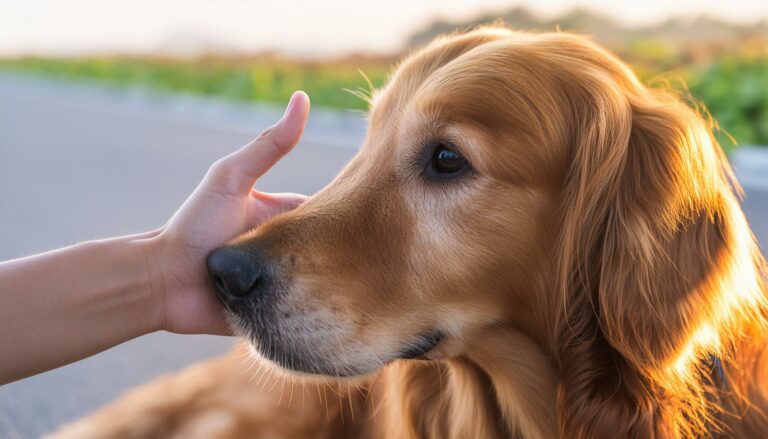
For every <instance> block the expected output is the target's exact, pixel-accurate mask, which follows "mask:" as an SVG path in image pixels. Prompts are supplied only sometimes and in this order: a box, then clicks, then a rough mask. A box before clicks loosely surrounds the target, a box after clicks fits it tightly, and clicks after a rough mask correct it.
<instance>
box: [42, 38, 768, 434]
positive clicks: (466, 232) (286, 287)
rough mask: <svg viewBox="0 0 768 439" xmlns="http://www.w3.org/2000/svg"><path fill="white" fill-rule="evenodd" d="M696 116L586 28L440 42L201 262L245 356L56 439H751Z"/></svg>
mask: <svg viewBox="0 0 768 439" xmlns="http://www.w3.org/2000/svg"><path fill="white" fill-rule="evenodd" d="M711 125H712V123H711V121H708V119H707V118H704V117H702V116H700V115H699V113H698V112H697V111H696V110H694V109H692V108H690V107H689V106H688V105H686V104H685V103H684V102H683V101H682V100H681V99H680V98H679V97H677V96H676V95H675V94H674V93H672V92H669V91H664V90H661V89H657V88H651V87H648V86H645V85H643V84H642V83H641V82H640V81H639V80H638V79H637V78H636V77H635V75H634V74H633V73H632V72H631V71H630V69H629V68H628V67H627V66H626V65H625V64H623V63H622V62H621V61H619V60H618V59H617V58H616V57H614V56H613V55H612V54H610V53H609V52H607V51H606V50H604V49H602V48H601V47H599V46H598V45H596V44H595V43H593V42H591V41H590V40H589V39H587V38H584V37H581V36H576V35H572V34H568V33H561V32H556V33H544V34H531V33H522V32H514V31H510V30H507V29H502V28H481V29H477V30H474V31H471V32H469V33H465V34H461V35H453V36H448V37H443V38H439V39H437V40H436V41H434V42H433V43H431V44H429V45H428V46H427V47H425V48H423V49H422V50H420V51H418V52H416V53H414V54H412V55H410V56H409V57H407V59H405V60H404V61H403V62H402V63H401V64H400V66H399V67H398V68H397V69H396V70H395V71H394V73H393V75H392V76H391V78H390V80H389V81H388V84H387V85H386V86H385V87H383V89H381V90H380V91H378V92H377V93H375V95H374V96H373V98H372V102H371V109H370V114H369V127H368V132H367V137H366V139H365V142H364V144H363V145H362V147H361V148H360V150H359V153H358V154H357V155H356V156H355V158H354V159H353V160H352V161H351V162H350V163H349V164H348V165H347V166H346V167H345V168H344V170H343V171H342V172H341V173H340V174H339V175H338V177H337V178H336V179H335V180H334V181H333V182H331V183H330V184H329V185H328V186H327V187H326V188H324V189H323V190H321V191H320V192H319V193H317V194H316V195H314V196H313V197H312V198H311V199H309V200H308V201H307V202H306V203H305V204H303V205H302V206H300V207H299V208H298V209H296V210H294V211H291V212H287V213H284V214H282V215H279V216H277V217H275V218H272V219H271V220H269V221H268V222H266V223H264V224H263V225H261V226H260V227H258V228H256V229H255V230H253V231H250V232H248V233H246V234H244V235H242V236H240V237H238V238H237V239H235V240H233V241H232V242H230V243H228V245H226V246H225V247H222V248H221V249H218V250H216V251H214V252H213V253H212V254H211V255H210V256H209V258H208V267H209V270H210V272H211V274H212V278H213V283H214V284H215V287H216V289H217V292H218V294H219V296H220V298H221V300H222V301H223V302H224V303H225V304H226V307H227V309H228V316H229V318H230V320H231V322H232V324H233V327H234V328H235V329H236V331H237V332H238V333H239V334H241V335H242V336H243V337H245V338H246V339H247V342H248V343H247V345H248V347H243V348H242V349H241V350H239V351H236V352H234V353H232V354H231V355H229V356H226V357H224V358H220V359H215V360H212V361H209V362H206V363H202V364H199V365H196V366H193V367H191V368H189V369H187V370H185V371H183V372H181V373H179V374H177V375H173V376H167V377H164V378H161V379H159V380H157V381H155V382H154V383H151V384H149V385H147V386H146V387H143V388H140V389H138V390H135V391H133V392H131V393H130V394H128V395H127V396H125V397H124V398H123V399H122V400H119V401H118V402H116V403H115V404H113V405H111V406H109V407H106V408H105V409H103V410H101V411H100V412H97V413H96V414H94V415H93V416H91V417H89V418H86V419H84V420H82V421H79V422H77V423H74V424H72V425H70V426H67V427H65V428H64V429H62V430H61V431H59V432H58V433H57V434H55V435H54V437H58V438H80V439H82V438H102V437H115V438H150V437H151V438H154V437H168V438H343V437H364V438H457V439H459V438H501V437H514V438H524V439H533V438H644V439H647V438H682V437H686V438H693V437H735V438H765V437H768V418H766V410H768V366H767V365H768V358H767V357H768V355H767V354H766V340H768V337H767V336H766V317H767V315H766V286H768V277H767V275H766V274H767V273H768V270H767V269H766V263H765V260H764V259H763V256H762V255H761V253H760V251H759V249H758V246H757V244H756V242H755V239H754V237H753V235H752V233H751V231H750V228H749V226H748V224H747V221H746V219H745V217H744V214H743V212H742V210H741V208H740V204H739V199H738V196H739V195H738V193H739V189H738V185H737V183H736V182H735V180H734V178H733V176H732V173H731V169H730V166H729V164H728V161H727V159H726V157H725V155H724V153H723V151H722V150H721V149H720V147H719V146H718V145H717V143H716V141H715V140H714V138H713V136H712V133H711ZM250 351H253V352H250ZM250 358H257V359H258V360H254V361H256V362H257V363H258V364H257V365H256V366H253V367H251V366H252V365H251V360H250Z"/></svg>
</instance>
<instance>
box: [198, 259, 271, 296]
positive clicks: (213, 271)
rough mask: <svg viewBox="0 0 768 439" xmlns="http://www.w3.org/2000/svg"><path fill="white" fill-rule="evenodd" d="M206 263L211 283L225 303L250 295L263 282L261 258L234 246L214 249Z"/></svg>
mask: <svg viewBox="0 0 768 439" xmlns="http://www.w3.org/2000/svg"><path fill="white" fill-rule="evenodd" d="M206 264H207V266H208V273H209V275H210V278H211V284H212V285H213V287H214V289H215V290H216V294H217V296H218V297H219V299H220V300H222V301H223V302H224V303H230V302H232V301H235V300H238V299H241V298H244V297H246V296H249V295H250V294H252V293H253V292H254V291H255V290H256V289H257V287H258V286H259V284H260V283H261V278H262V277H261V270H262V267H261V264H260V261H259V258H258V257H256V256H255V255H251V254H250V253H248V252H244V251H243V250H240V249H237V248H232V247H224V248H220V249H217V250H214V251H213V252H211V253H210V254H209V255H208V258H207V260H206Z"/></svg>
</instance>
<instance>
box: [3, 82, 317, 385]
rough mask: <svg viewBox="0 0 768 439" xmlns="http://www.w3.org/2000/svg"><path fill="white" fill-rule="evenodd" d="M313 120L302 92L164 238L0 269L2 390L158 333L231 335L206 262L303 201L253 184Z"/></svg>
mask: <svg viewBox="0 0 768 439" xmlns="http://www.w3.org/2000/svg"><path fill="white" fill-rule="evenodd" d="M308 114H309V99H308V98H307V96H306V95H305V94H304V93H303V92H297V93H294V95H293V97H292V98H291V101H290V103H289V104H288V108H287V109H286V112H285V115H284V116H283V118H282V119H281V120H280V121H279V122H278V123H277V124H275V125H274V126H273V127H271V128H268V129H266V130H265V131H264V132H262V133H261V134H260V135H259V136H258V137H257V138H256V139H254V140H253V141H251V142H250V143H249V144H247V145H245V146H244V147H242V148H241V149H240V150H238V151H236V152H234V153H232V154H230V155H228V156H226V157H224V158H222V159H220V160H219V161H217V162H216V163H214V164H213V165H212V166H211V168H210V169H209V171H208V173H207V174H206V176H205V178H204V179H203V181H202V182H201V183H200V185H199V186H198V187H197V189H196V190H195V191H194V192H193V193H192V195H191V196H190V197H189V198H188V199H187V201H186V202H185V203H184V204H183V205H182V206H181V208H180V209H179V210H178V211H177V212H176V213H175V214H174V216H173V217H172V218H171V219H170V220H169V221H168V223H167V224H166V225H165V226H163V227H161V228H160V229H159V230H156V231H153V232H148V233H143V234H138V235H132V236H124V237H119V238H113V239H107V240H101V241H92V242H85V243H81V244H77V245H74V246H71V247H67V248H64V249H59V250H54V251H51V252H48V253H44V254H40V255H36V256H30V257H26V258H22V259H16V260H12V261H7V262H2V263H0V353H1V354H0V358H2V359H0V384H4V383H8V382H11V381H15V380H18V379H21V378H24V377H27V376H30V375H33V374H36V373H40V372H43V371H45V370H49V369H52V368H55V367H59V366H62V365H64V364H67V363H71V362H73V361H77V360H79V359H82V358H85V357H88V356H90V355H93V354H95V353H98V352H100V351H103V350H105V349H107V348H109V347H111V346H114V345H116V344H119V343H122V342H124V341H127V340H130V339H132V338H135V337H138V336H141V335H144V334H148V333H150V332H154V331H159V330H167V331H171V332H177V333H210V334H227V333H228V329H227V326H226V324H225V322H224V321H223V319H222V316H223V314H222V308H221V305H220V304H219V303H218V301H217V300H216V297H215V295H214V293H213V291H212V289H211V288H210V286H209V281H208V277H207V275H206V269H205V257H206V255H207V254H208V252H210V251H211V250H212V249H214V248H215V247H217V246H219V245H221V244H223V243H224V242H226V241H227V240H229V239H231V238H233V237H235V236H237V235H238V234H240V233H242V232H243V231H245V230H247V229H248V228H250V227H253V226H255V225H258V224H259V223H261V222H262V221H264V220H265V219H266V218H268V217H270V216H272V215H274V214H275V213H278V212H281V211H283V210H286V209H290V208H293V207H295V206H297V205H298V204H300V203H301V202H302V201H303V199H304V197H303V196H301V195H298V194H268V193H264V192H259V191H257V190H255V189H254V188H253V186H254V184H255V183H256V180H257V179H258V178H259V177H260V176H261V175H263V174H264V173H265V172H266V171H267V170H268V169H269V168H270V167H272V165H274V164H275V163H276V162H277V161H278V160H279V159H280V158H281V157H282V156H283V155H285V154H287V153H288V152H289V151H290V150H291V149H292V148H293V146H295V145H296V143H298V141H299V138H300V137H301V134H302V132H303V130H304V126H305V124H306V120H307V117H308Z"/></svg>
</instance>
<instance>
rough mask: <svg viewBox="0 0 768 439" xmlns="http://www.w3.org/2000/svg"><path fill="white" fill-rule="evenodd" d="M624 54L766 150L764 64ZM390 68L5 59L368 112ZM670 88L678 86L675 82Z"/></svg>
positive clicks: (655, 50) (727, 132) (20, 67)
mask: <svg viewBox="0 0 768 439" xmlns="http://www.w3.org/2000/svg"><path fill="white" fill-rule="evenodd" d="M625 55H626V56H627V58H628V59H629V60H630V62H631V63H632V64H633V66H634V67H635V70H636V71H638V72H639V74H640V76H641V77H642V78H651V77H653V76H655V75H657V74H658V73H662V72H667V71H672V72H674V76H675V77H679V78H681V79H682V80H683V81H684V82H685V83H687V84H688V89H689V91H690V93H691V95H692V96H693V98H694V99H695V100H697V101H698V102H701V103H703V104H704V106H705V108H707V109H708V110H709V112H710V113H711V115H712V117H713V118H714V119H715V121H717V123H718V124H719V126H720V127H721V129H722V131H720V132H718V133H717V137H718V140H719V141H720V142H721V144H722V145H723V146H724V147H725V148H726V149H729V148H731V147H732V145H733V142H732V141H731V140H730V138H731V137H732V138H733V139H734V140H735V141H736V142H737V143H738V144H753V145H768V59H766V58H765V57H738V56H736V57H734V58H715V59H713V60H711V61H709V62H707V63H704V64H701V63H699V64H696V65H693V64H690V65H686V64H684V63H682V62H680V60H678V59H676V58H675V54H674V53H670V52H669V51H668V50H666V49H664V47H663V46H662V45H659V44H651V43H645V44H640V43H636V44H635V45H633V46H631V47H630V53H628V54H625ZM391 64H392V63H391V60H366V59H362V60H359V61H355V60H347V61H343V62H326V63H323V62H317V63H302V62H293V61H286V60H280V59H272V58H268V59H251V60H227V59H200V60H188V61H179V60H163V59H143V58H142V59H130V58H88V59H37V58H23V59H15V60H0V69H4V70H12V71H19V72H29V73H35V74H43V75H49V76H58V77H66V78H85V79H92V80H98V81H101V82H104V83H107V84H113V85H139V86H144V87H150V88H154V89H158V90H170V91H183V92H191V93H198V94H203V95H215V96H221V97H225V98H229V99H235V100H245V101H255V102H270V103H277V104H284V103H285V102H286V101H287V99H288V98H289V97H290V95H291V93H292V92H293V91H294V90H297V89H302V90H305V91H306V92H307V93H309V95H310V97H311V98H312V101H313V104H314V105H319V106H324V107H331V108H342V109H361V110H364V109H366V108H367V106H368V104H367V103H366V102H365V101H364V100H363V99H361V98H360V97H359V96H355V93H350V92H348V91H345V89H346V90H353V91H354V90H358V91H359V90H362V91H363V94H365V93H367V91H368V90H369V88H370V87H371V86H373V87H379V86H381V85H382V84H383V83H384V81H385V80H386V77H387V74H388V72H389V70H390V69H391ZM360 72H363V73H364V74H365V76H363V75H362V74H361V73H360ZM366 76H367V78H369V79H370V82H371V84H369V83H368V79H367V78H366ZM672 82H673V86H674V83H675V82H677V81H672ZM678 86H680V85H679V84H678Z"/></svg>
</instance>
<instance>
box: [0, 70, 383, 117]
mask: <svg viewBox="0 0 768 439" xmlns="http://www.w3.org/2000/svg"><path fill="white" fill-rule="evenodd" d="M0 69H4V70H12V71H18V72H27V73H36V74H44V75H48V76H57V77H66V78H84V79H92V80H98V81H101V82H103V83H106V84H112V85H141V86H145V87H150V88H154V89H158V90H170V91H183V92H190V93H197V94H203V95H215V96H221V97H224V98H230V99H235V100H245V101H257V102H271V103H280V104H283V103H285V102H286V101H287V100H288V98H289V97H290V96H291V93H293V91H295V90H304V91H306V92H307V93H308V94H309V95H310V97H311V98H312V101H313V104H316V105H320V106H324V107H332V108H345V109H365V108H367V103H366V102H365V101H364V100H362V99H360V97H358V96H355V95H354V93H349V92H347V91H345V89H348V90H364V91H366V92H367V90H368V89H369V87H370V86H369V84H368V80H367V79H366V77H367V78H369V79H370V81H371V83H372V86H374V87H378V86H381V84H383V82H384V79H385V78H386V74H387V72H388V71H389V65H387V64H386V63H381V62H379V63H370V62H367V63H352V62H348V63H334V64H323V63H298V62H288V61H279V60H278V61H274V60H272V61H269V60H268V61H265V62H260V61H232V60H221V59H201V60H190V61H178V60H152V59H121V58H88V59H39V58H22V59H16V60H0ZM361 72H363V73H362V74H361ZM363 74H364V75H363Z"/></svg>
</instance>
